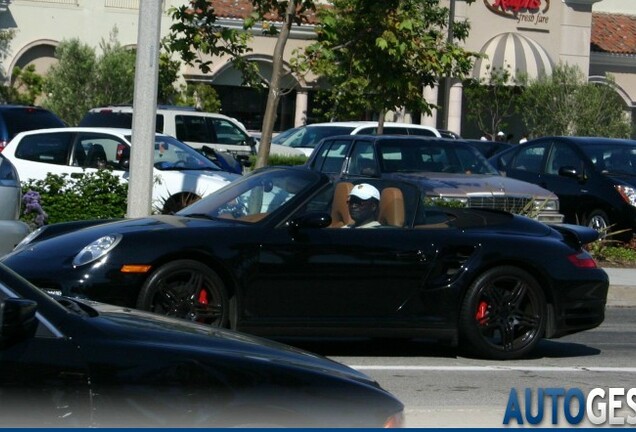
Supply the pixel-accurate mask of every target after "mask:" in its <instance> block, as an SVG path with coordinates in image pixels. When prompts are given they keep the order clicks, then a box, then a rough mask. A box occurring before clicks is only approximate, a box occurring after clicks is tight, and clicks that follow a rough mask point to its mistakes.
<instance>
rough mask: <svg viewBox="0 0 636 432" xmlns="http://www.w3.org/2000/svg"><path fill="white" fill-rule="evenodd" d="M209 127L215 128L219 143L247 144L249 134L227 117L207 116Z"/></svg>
mask: <svg viewBox="0 0 636 432" xmlns="http://www.w3.org/2000/svg"><path fill="white" fill-rule="evenodd" d="M206 121H207V122H208V128H209V129H212V130H214V133H215V135H216V141H215V142H216V143H218V144H234V145H238V144H244V145H247V134H246V133H245V132H243V131H242V130H241V129H239V128H238V127H237V126H236V125H234V124H233V123H232V122H229V121H227V120H225V119H221V118H215V117H206Z"/></svg>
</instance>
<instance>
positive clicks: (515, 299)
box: [459, 266, 547, 360]
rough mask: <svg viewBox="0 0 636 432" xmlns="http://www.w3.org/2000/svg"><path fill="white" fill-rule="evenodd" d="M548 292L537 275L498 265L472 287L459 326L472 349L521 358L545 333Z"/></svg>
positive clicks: (488, 354) (499, 357) (482, 354)
mask: <svg viewBox="0 0 636 432" xmlns="http://www.w3.org/2000/svg"><path fill="white" fill-rule="evenodd" d="M546 320H547V306H546V301H545V295H544V294H543V291H542V289H541V287H540V286H539V284H538V282H537V281H536V279H535V278H533V277H532V276H531V275H530V274H529V273H527V272H526V271H524V270H522V269H520V268H518V267H514V266H501V267H495V268H493V269H490V270H488V271H486V272H485V273H483V274H482V275H481V276H479V277H478V278H477V279H476V280H475V281H474V282H473V283H472V285H471V286H470V287H469V289H468V291H467V292H466V296H465V298H464V300H463V303H462V307H461V315H460V317H459V330H460V336H461V338H462V341H463V343H465V344H466V345H467V346H466V348H468V349H469V350H470V351H471V353H473V354H476V355H477V356H480V357H487V358H491V359H497V360H508V359H515V358H521V357H524V356H526V355H527V354H528V353H529V352H530V351H532V350H533V349H534V348H535V346H536V345H537V343H538V342H539V340H540V339H541V338H542V337H543V334H544V331H545V326H546Z"/></svg>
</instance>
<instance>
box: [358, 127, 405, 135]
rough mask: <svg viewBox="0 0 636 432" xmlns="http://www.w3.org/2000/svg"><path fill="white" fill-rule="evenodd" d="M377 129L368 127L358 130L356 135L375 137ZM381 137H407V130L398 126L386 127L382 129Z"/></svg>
mask: <svg viewBox="0 0 636 432" xmlns="http://www.w3.org/2000/svg"><path fill="white" fill-rule="evenodd" d="M377 134H378V128H377V127H376V126H369V127H365V128H362V129H360V130H359V131H358V132H357V133H356V135H377ZM382 134H383V135H408V134H409V130H408V129H407V128H405V127H398V126H386V127H384V128H383V132H382Z"/></svg>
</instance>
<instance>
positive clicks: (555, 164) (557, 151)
mask: <svg viewBox="0 0 636 432" xmlns="http://www.w3.org/2000/svg"><path fill="white" fill-rule="evenodd" d="M562 167H571V168H575V169H577V170H581V168H582V167H583V160H582V159H581V158H580V157H579V155H578V154H576V152H575V151H574V149H572V148H570V147H569V146H568V145H567V144H563V143H555V145H554V147H553V148H552V152H551V154H550V158H549V160H548V164H547V166H546V172H547V173H548V174H555V175H558V174H559V169H560V168H562Z"/></svg>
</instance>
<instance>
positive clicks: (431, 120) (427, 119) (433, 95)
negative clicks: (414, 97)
mask: <svg viewBox="0 0 636 432" xmlns="http://www.w3.org/2000/svg"><path fill="white" fill-rule="evenodd" d="M438 93H439V86H438V85H437V84H435V85H434V86H433V87H429V86H426V87H424V91H423V92H422V96H423V97H424V100H426V102H427V103H428V104H429V105H437V97H438ZM420 124H423V125H424V126H431V127H434V128H436V127H437V109H436V108H433V109H432V110H431V113H430V114H426V113H422V115H421V116H420Z"/></svg>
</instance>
